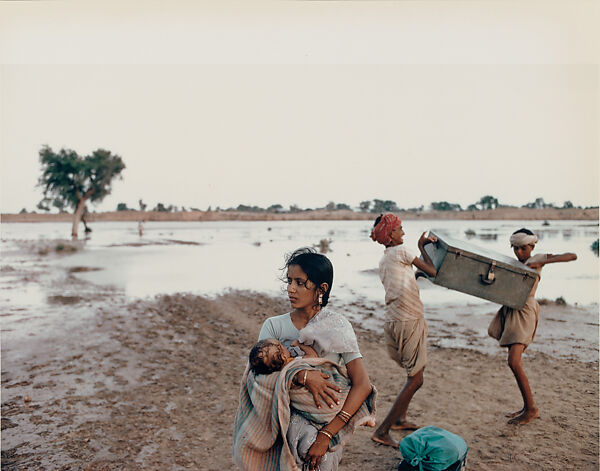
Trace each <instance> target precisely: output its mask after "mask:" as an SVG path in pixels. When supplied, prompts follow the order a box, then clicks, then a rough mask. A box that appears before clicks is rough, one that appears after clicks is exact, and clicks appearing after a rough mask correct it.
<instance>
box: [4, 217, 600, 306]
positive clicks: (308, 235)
mask: <svg viewBox="0 0 600 471" xmlns="http://www.w3.org/2000/svg"><path fill="white" fill-rule="evenodd" d="M370 225H371V224H370V222H369V221H252V222H246V221H220V222H148V223H146V224H145V227H144V235H143V237H141V238H140V237H139V235H138V233H137V224H136V223H134V222H99V223H95V224H93V226H92V227H93V233H92V234H91V236H90V238H89V239H88V240H86V242H85V250H83V251H81V252H79V253H76V254H74V255H70V256H68V257H60V258H55V257H49V259H48V260H47V263H48V264H49V265H50V266H57V267H64V268H70V267H78V266H83V267H94V268H100V269H101V270H97V271H88V272H80V273H77V276H78V277H80V278H81V279H84V280H88V281H90V282H93V283H98V284H102V285H112V286H114V287H116V288H120V289H123V290H124V291H125V293H126V294H127V295H128V296H131V297H146V296H153V295H155V294H159V293H173V292H180V291H189V292H194V293H198V294H217V293H219V292H221V291H223V290H224V289H228V288H233V289H251V290H259V291H263V292H267V293H271V294H275V293H281V290H282V289H283V284H282V283H281V281H280V277H281V275H282V273H281V272H280V270H279V268H280V267H281V266H282V265H283V263H284V254H285V253H288V252H290V251H292V250H294V249H296V248H298V247H301V246H312V245H318V244H319V242H320V241H321V240H323V239H326V240H329V241H330V242H329V246H330V248H331V251H330V252H328V253H327V255H328V257H330V259H331V261H332V262H333V265H334V267H335V280H334V291H333V295H334V296H335V297H337V298H338V299H340V300H341V301H350V300H352V299H353V298H354V297H356V296H357V295H358V296H361V297H364V298H366V299H368V300H371V301H378V300H381V299H382V298H383V288H382V286H381V283H380V282H379V279H378V276H377V272H376V268H377V264H378V261H379V258H380V257H381V253H382V248H381V246H379V245H378V244H375V243H374V242H372V241H371V240H370V239H369V237H368V235H369V232H370ZM520 227H528V228H530V229H532V230H533V231H534V232H536V233H537V234H538V235H539V237H540V242H539V243H538V245H537V246H536V250H535V252H534V254H535V253H537V252H547V253H562V252H575V253H577V255H578V260H577V261H575V262H571V263H561V264H555V265H548V266H546V267H545V268H544V271H543V273H542V281H541V283H540V286H539V288H538V292H537V297H538V298H547V299H550V300H555V299H556V298H558V297H563V298H564V299H565V301H566V302H567V303H569V304H584V305H587V304H591V303H597V302H598V298H599V288H598V278H599V277H598V257H597V256H596V255H595V254H594V253H593V252H592V250H591V249H590V245H591V244H592V242H593V241H594V240H596V238H598V224H597V223H596V222H595V221H552V222H550V225H549V226H544V225H543V222H542V221H405V222H404V228H405V231H406V234H407V235H406V237H405V244H406V245H407V247H409V248H411V249H413V250H414V251H415V253H416V254H418V251H417V248H416V241H417V239H418V237H419V235H420V234H421V233H422V232H423V231H425V230H429V229H431V230H434V231H435V232H436V233H438V234H440V235H448V236H450V237H452V238H455V239H459V240H466V241H469V242H470V243H473V244H476V245H478V246H480V247H482V248H487V249H490V250H494V251H496V252H499V253H503V254H505V255H507V256H510V257H514V255H513V254H512V251H511V249H510V246H509V244H508V238H509V236H510V234H511V233H512V232H513V231H514V230H515V229H517V228H520ZM0 229H1V233H2V244H1V247H2V253H3V255H2V258H3V261H2V264H3V265H7V264H10V263H11V256H10V254H11V251H12V250H13V249H14V246H15V242H16V241H18V240H44V239H45V240H53V239H58V238H65V237H66V236H68V234H69V232H70V224H68V223H37V224H25V223H23V224H21V223H14V224H2V226H1V228H0ZM468 230H469V231H474V232H475V235H474V236H467V235H466V231H468ZM421 287H422V293H421V296H422V299H423V301H424V302H425V303H428V304H434V305H435V304H446V303H470V304H473V303H483V302H486V301H484V300H481V299H479V298H475V297H473V296H469V295H466V294H463V293H459V292H456V291H452V290H448V289H445V288H440V287H437V286H435V285H433V284H431V283H429V282H424V283H421Z"/></svg>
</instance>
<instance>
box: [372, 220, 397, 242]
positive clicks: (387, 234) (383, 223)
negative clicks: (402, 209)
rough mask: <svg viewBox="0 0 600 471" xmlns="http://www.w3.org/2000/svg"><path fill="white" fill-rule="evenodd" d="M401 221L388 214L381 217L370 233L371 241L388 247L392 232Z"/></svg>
mask: <svg viewBox="0 0 600 471" xmlns="http://www.w3.org/2000/svg"><path fill="white" fill-rule="evenodd" d="M401 224H402V221H401V220H400V218H399V217H398V216H396V215H394V214H391V213H388V214H386V215H384V216H381V219H380V220H379V223H378V224H377V225H376V226H375V227H374V228H373V230H372V231H371V239H373V240H374V241H375V242H379V243H380V244H383V245H388V244H389V243H390V242H391V241H392V231H393V230H394V229H395V228H396V227H398V226H400V225H401Z"/></svg>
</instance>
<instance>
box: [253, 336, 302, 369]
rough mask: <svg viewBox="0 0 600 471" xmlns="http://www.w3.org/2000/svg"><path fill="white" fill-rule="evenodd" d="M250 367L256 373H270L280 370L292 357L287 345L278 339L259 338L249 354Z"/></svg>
mask: <svg viewBox="0 0 600 471" xmlns="http://www.w3.org/2000/svg"><path fill="white" fill-rule="evenodd" d="M248 360H249V362H250V369H251V370H252V371H253V372H254V374H256V375H268V374H271V373H273V372H275V371H280V370H281V369H282V368H283V367H284V366H285V365H287V364H288V363H289V362H290V361H291V360H292V357H291V355H290V352H289V351H288V349H287V348H285V346H284V345H283V344H282V343H281V342H280V341H279V340H276V339H264V340H259V341H258V342H257V344H256V345H254V347H252V350H250V355H249V359H248Z"/></svg>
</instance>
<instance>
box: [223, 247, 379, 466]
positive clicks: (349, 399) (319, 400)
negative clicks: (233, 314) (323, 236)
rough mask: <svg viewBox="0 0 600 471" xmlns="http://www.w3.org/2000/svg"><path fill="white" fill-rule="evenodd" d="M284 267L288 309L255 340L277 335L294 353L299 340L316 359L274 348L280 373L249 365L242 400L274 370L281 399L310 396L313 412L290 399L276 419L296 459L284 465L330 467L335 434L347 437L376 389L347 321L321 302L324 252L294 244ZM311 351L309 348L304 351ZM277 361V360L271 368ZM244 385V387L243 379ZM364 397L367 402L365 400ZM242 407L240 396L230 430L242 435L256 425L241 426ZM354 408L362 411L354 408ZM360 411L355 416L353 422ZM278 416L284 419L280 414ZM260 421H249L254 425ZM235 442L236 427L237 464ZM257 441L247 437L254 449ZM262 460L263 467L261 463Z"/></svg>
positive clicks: (326, 280)
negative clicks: (291, 357) (295, 357)
mask: <svg viewBox="0 0 600 471" xmlns="http://www.w3.org/2000/svg"><path fill="white" fill-rule="evenodd" d="M284 269H285V270H286V281H287V295H288V298H289V300H290V304H291V307H292V311H290V312H288V313H286V314H282V315H279V316H275V317H270V318H268V319H267V320H266V321H265V322H264V324H263V326H262V328H261V331H260V334H259V340H266V339H276V340H277V341H279V342H281V344H282V347H280V346H277V345H276V346H275V348H283V347H286V349H290V350H292V351H296V352H298V347H297V345H298V343H297V342H300V343H301V344H302V345H301V346H300V347H301V350H303V351H304V352H306V351H309V350H308V348H307V346H310V347H312V349H314V351H315V352H316V354H317V355H318V356H319V357H320V358H315V359H312V358H307V359H306V360H303V361H294V362H289V360H288V359H287V358H288V357H287V352H283V351H280V355H279V356H280V357H281V358H280V359H281V361H282V365H281V367H282V368H283V369H282V370H281V372H280V374H279V375H275V374H272V375H266V376H265V375H260V374H259V375H255V374H254V373H253V372H252V371H249V369H247V373H246V375H245V378H246V379H251V380H252V381H250V383H248V384H247V385H246V389H247V390H248V393H247V394H246V396H247V397H248V399H247V400H246V401H245V402H250V401H252V402H253V404H257V403H258V401H257V400H256V399H252V398H251V397H250V396H251V395H252V394H254V395H256V396H258V395H260V391H261V388H259V387H257V386H256V384H257V383H260V384H261V387H262V386H263V385H264V381H266V378H270V377H275V378H274V379H273V381H277V377H278V376H279V382H278V383H277V384H278V385H277V386H275V388H276V389H278V390H284V391H285V392H286V393H285V394H284V396H285V397H286V398H287V399H289V392H290V391H292V392H293V390H294V389H296V388H297V389H299V390H300V392H302V391H304V394H305V395H307V396H308V397H310V398H311V399H312V400H311V402H312V403H313V407H314V408H315V409H316V410H315V411H314V412H315V415H311V414H307V413H306V411H302V410H299V409H297V408H295V407H294V403H293V401H292V404H291V407H289V406H288V407H289V410H290V413H289V423H284V424H281V422H282V420H279V424H278V425H283V427H282V429H281V430H280V432H279V433H280V434H281V435H285V438H283V437H282V439H283V441H284V442H285V444H286V446H289V448H290V449H291V450H292V454H293V455H294V461H295V463H292V464H291V465H290V469H298V466H301V467H302V468H307V469H310V470H315V469H319V468H320V469H322V470H323V469H328V470H329V469H331V470H335V469H337V463H338V462H339V459H340V457H341V452H342V445H343V442H344V441H345V439H343V440H341V439H340V435H344V434H345V437H346V439H347V438H348V434H347V433H345V432H348V428H349V427H348V425H349V424H351V425H352V426H355V425H359V424H360V423H365V422H369V421H371V422H372V421H373V412H374V396H375V391H374V388H373V387H372V385H371V383H370V381H369V376H368V374H367V371H366V369H365V367H364V364H363V361H362V355H361V354H360V351H359V348H358V342H357V340H356V334H355V333H354V330H353V328H352V326H351V324H350V322H349V321H348V320H347V319H346V318H345V317H344V316H343V315H341V314H339V313H336V312H335V311H333V310H331V309H329V308H327V307H326V306H327V304H328V301H329V294H330V292H331V286H332V284H333V266H332V264H331V262H330V261H329V259H328V258H327V257H326V256H324V255H322V254H319V253H316V252H315V251H314V250H313V249H310V248H303V249H298V250H296V251H295V252H293V253H292V254H291V255H290V256H289V257H288V258H287V260H286V264H285V267H284ZM294 346H296V347H295V348H294ZM309 356H314V355H307V357H309ZM278 366H279V365H276V369H277V367H278ZM284 373H285V374H284ZM340 375H341V376H342V377H343V378H340ZM261 377H264V378H263V379H261ZM344 378H345V379H344ZM255 380H258V381H255ZM294 384H295V386H294ZM248 385H249V386H248ZM242 389H243V390H244V384H243V385H242ZM242 392H243V391H242ZM286 394H287V395H286ZM367 398H369V399H370V400H371V402H369V401H367V402H365V400H367ZM367 403H369V405H368V406H367V407H366V409H369V410H365V404H367ZM274 404H275V402H274ZM243 406H244V398H243V395H241V396H240V409H238V415H237V417H236V433H237V432H239V434H240V435H244V433H246V435H244V437H242V438H248V434H252V433H257V432H256V431H251V430H249V428H250V427H249V426H247V425H244V423H243V422H244V420H245V413H244V412H243V411H242V410H243V409H244V407H243ZM276 406H277V405H275V406H274V407H276ZM284 408H285V407H284ZM359 410H360V413H359V414H356V413H357V411H359ZM241 411H242V412H241ZM319 411H321V412H322V414H321V415H320V417H321V419H320V420H321V422H319V421H318V420H314V417H315V416H316V415H319V414H318V412H319ZM326 412H327V413H328V414H325V413H326ZM355 414H356V417H355ZM359 415H360V416H361V419H360V421H357V420H356V419H357V417H358V416H359ZM323 418H325V419H323ZM283 422H287V418H286V417H285V416H284V420H283ZM263 425H264V424H263ZM271 425H272V424H271ZM258 428H259V427H258V426H256V427H254V429H256V430H257V429H258ZM242 429H246V432H244V433H242V432H241V430H242ZM284 429H285V430H284ZM352 430H353V428H352ZM350 434H351V433H350ZM240 443H241V440H240V436H238V435H237V434H236V436H235V437H234V459H235V461H236V463H237V464H238V465H240V463H243V462H244V459H243V458H241V455H243V453H244V452H243V451H241V448H240V447H239V444H240ZM255 445H256V444H253V447H254V448H256V446H255ZM265 446H267V445H265ZM273 446H276V444H275V443H274V445H273ZM236 448H237V449H236ZM246 448H248V447H246ZM284 448H285V447H284ZM236 455H237V458H236ZM277 459H278V460H279V458H277ZM279 465H280V463H279V461H278V464H277V465H276V466H277V467H276V468H274V469H279ZM242 467H244V466H242ZM261 467H263V468H264V467H268V466H266V464H265V463H261ZM247 469H251V467H247ZM261 469H262V468H261ZM281 469H283V467H281Z"/></svg>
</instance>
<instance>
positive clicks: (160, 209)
mask: <svg viewBox="0 0 600 471" xmlns="http://www.w3.org/2000/svg"><path fill="white" fill-rule="evenodd" d="M175 210H177V208H176V207H175V206H173V205H172V204H170V205H169V206H165V205H164V204H162V203H157V205H156V206H155V207H154V208H153V209H152V211H158V212H160V213H170V212H172V211H175Z"/></svg>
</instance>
